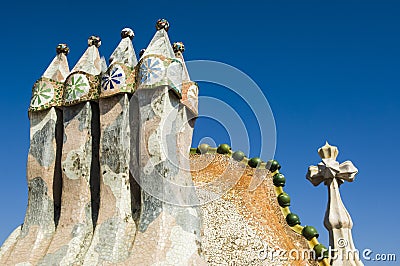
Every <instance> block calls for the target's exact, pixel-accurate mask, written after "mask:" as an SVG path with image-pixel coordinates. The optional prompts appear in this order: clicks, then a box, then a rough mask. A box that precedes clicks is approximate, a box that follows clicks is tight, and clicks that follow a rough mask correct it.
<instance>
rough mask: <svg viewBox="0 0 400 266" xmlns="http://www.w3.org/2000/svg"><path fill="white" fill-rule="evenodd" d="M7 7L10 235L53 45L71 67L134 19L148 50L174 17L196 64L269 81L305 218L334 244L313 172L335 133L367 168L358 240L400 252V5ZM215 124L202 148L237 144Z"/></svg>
mask: <svg viewBox="0 0 400 266" xmlns="http://www.w3.org/2000/svg"><path fill="white" fill-rule="evenodd" d="M1 9H2V11H3V12H2V15H1V16H0V25H1V26H0V27H1V42H0V54H1V59H2V64H1V66H0V68H1V71H0V73H1V74H0V75H1V79H2V83H1V91H2V92H3V93H4V94H3V97H1V98H0V106H1V107H2V109H3V111H2V112H1V113H0V121H1V124H2V130H1V131H0V147H1V148H0V149H1V150H0V151H1V152H0V169H2V171H1V174H0V180H1V184H2V185H1V186H0V213H2V214H3V215H2V219H1V220H0V242H2V241H4V240H5V238H6V237H7V236H8V234H9V233H10V232H11V231H12V230H13V229H14V228H15V227H16V226H17V225H18V224H20V223H22V221H23V218H24V214H25V208H26V204H27V186H26V179H25V173H26V157H27V152H28V148H29V120H28V117H27V108H28V105H29V100H30V93H31V87H32V85H33V83H34V82H35V80H36V79H38V78H39V77H40V76H41V75H42V73H43V71H44V70H45V68H46V67H47V66H48V64H49V62H50V61H51V60H52V58H53V57H54V55H55V46H56V45H57V44H58V43H60V42H65V43H68V45H69V47H70V49H71V53H70V55H69V56H68V59H69V62H70V67H73V65H74V64H75V63H76V62H77V60H78V58H79V57H80V56H81V54H82V53H83V51H84V50H85V49H86V47H87V37H88V36H90V35H93V34H95V35H99V36H100V37H101V38H102V43H103V44H102V46H101V47H100V52H101V54H102V55H104V56H105V57H106V58H108V57H109V55H110V54H111V52H112V51H113V49H114V48H115V46H116V45H117V43H118V42H119V40H120V37H119V33H120V30H121V29H122V28H124V27H131V28H132V29H133V30H134V31H135V34H136V37H135V39H134V46H135V49H136V51H137V52H138V51H139V50H140V49H141V48H144V47H146V46H147V44H148V43H149V41H150V39H151V37H152V36H153V34H154V32H155V29H154V24H155V21H156V20H157V19H158V18H161V17H165V18H167V19H168V20H169V22H170V24H171V28H170V31H169V36H170V39H171V41H183V42H184V43H185V46H186V51H185V58H186V60H197V59H206V60H214V61H219V62H224V63H226V64H229V65H232V66H234V67H236V68H238V69H240V70H242V71H243V72H244V73H246V74H247V75H249V76H250V77H251V78H252V79H253V80H254V81H255V82H256V83H257V84H258V86H259V87H260V88H261V89H262V91H263V93H264V95H265V96H266V98H267V99H268V102H269V104H270V106H271V109H272V111H273V114H274V117H275V122H276V133H277V149H276V154H275V158H276V159H277V160H278V161H279V162H280V163H281V165H282V172H283V173H284V174H285V175H286V177H287V186H286V191H287V192H288V193H289V194H290V195H291V197H292V206H293V207H292V211H293V212H296V213H297V214H299V215H300V218H301V220H302V224H304V225H305V224H309V225H314V226H315V227H316V228H317V229H318V230H319V231H320V235H321V236H320V241H321V242H322V243H324V244H326V245H327V244H328V237H327V232H326V230H325V228H324V227H323V224H322V220H323V216H324V212H325V208H326V202H327V191H326V188H325V187H324V186H323V185H320V187H317V188H314V187H313V186H312V185H311V183H309V182H308V181H307V180H306V179H305V174H306V171H307V167H308V166H309V165H311V164H317V163H318V162H319V161H320V159H319V157H318V154H317V152H316V151H317V149H318V148H319V147H320V146H322V145H323V144H324V143H325V140H328V141H329V142H330V143H331V144H333V145H336V146H338V147H339V150H340V154H339V157H338V160H339V161H345V160H348V159H350V160H352V161H353V163H354V164H355V165H356V167H358V169H359V174H358V175H357V176H356V180H355V182H354V183H351V184H349V183H345V184H344V185H343V186H342V188H341V191H342V198H343V200H344V203H345V205H346V207H347V208H348V210H349V211H350V213H351V215H352V218H353V221H354V229H353V235H354V239H355V244H356V246H357V247H358V248H359V249H360V250H362V249H364V248H370V249H372V250H373V251H374V252H376V253H397V257H398V260H399V259H400V258H399V257H400V253H399V250H398V246H399V245H398V239H399V238H400V230H398V221H399V220H400V214H399V212H398V207H397V206H396V205H397V203H398V202H399V201H398V191H399V186H400V180H399V177H398V174H397V170H396V167H397V166H396V165H397V163H398V161H397V160H398V159H400V158H399V155H398V154H399V149H400V140H399V133H400V126H399V117H400V100H399V99H400V92H399V89H400V75H399V73H400V27H399V26H400V16H399V13H400V2H398V1H386V0H381V1H378V0H376V1H368V0H366V1H354V0H346V1H294V0H293V1H289V0H288V1H263V2H262V3H261V1H245V3H241V2H239V1H218V2H217V1H201V2H194V3H192V2H190V1H176V2H170V1H151V2H147V3H146V2H144V1H137V2H136V1H125V2H117V1H115V2H109V1H107V2H101V1H96V2H89V1H67V2H54V1H51V2H40V1H7V2H6V3H3V4H2V8H1ZM200 85H201V87H200V94H201V95H202V96H210V97H214V98H218V99H221V100H223V101H226V102H227V103H228V104H229V105H231V106H233V107H234V108H235V109H236V111H237V112H238V113H239V114H240V115H241V116H242V117H243V118H245V117H247V116H248V115H249V114H248V113H249V110H248V109H246V107H244V105H243V103H241V102H240V100H239V99H237V97H235V95H232V94H230V93H229V92H227V90H226V89H224V88H222V87H220V86H215V85H209V84H206V83H204V84H203V83H200ZM248 93H252V92H251V91H249V92H248ZM200 112H202V110H201V104H200ZM260 115H262V114H260ZM206 120H207V119H202V120H199V121H198V123H197V125H196V128H195V130H196V131H195V135H194V144H195V145H197V143H198V141H199V140H200V139H202V138H203V137H205V136H210V137H212V138H214V140H215V142H216V143H224V142H228V135H229V132H228V133H227V132H225V131H224V130H223V129H222V127H218V126H213V127H211V126H209V125H210V124H209V123H213V122H207V121H206ZM245 120H246V121H247V124H246V126H247V127H248V129H249V131H250V132H253V133H254V132H257V130H258V128H257V125H256V124H255V123H253V122H252V121H253V120H254V119H245ZM253 133H251V134H250V136H251V139H252V142H251V145H252V146H251V150H250V153H251V154H250V155H251V156H257V155H258V154H257V153H258V152H259V149H257V145H258V144H259V140H258V138H259V136H258V135H257V134H253ZM232 148H233V149H234V150H236V149H242V147H240V145H238V147H232ZM263 159H264V160H267V159H269V158H263ZM366 264H367V263H366ZM368 265H372V263H369V264H368ZM376 265H379V263H376ZM381 265H384V263H381ZM385 265H389V263H385ZM393 265H394V263H393Z"/></svg>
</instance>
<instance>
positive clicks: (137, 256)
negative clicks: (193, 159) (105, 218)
mask: <svg viewBox="0 0 400 266" xmlns="http://www.w3.org/2000/svg"><path fill="white" fill-rule="evenodd" d="M134 97H136V100H134V101H133V102H135V103H136V104H137V105H138V106H136V108H138V111H137V112H136V113H138V115H139V117H138V119H137V120H138V122H137V129H136V132H132V133H133V134H137V136H138V137H136V141H135V142H133V143H135V144H136V145H137V146H136V149H137V151H138V158H139V159H138V162H137V163H138V166H139V167H138V168H139V171H138V179H139V180H138V181H139V183H140V185H141V188H142V192H141V199H142V202H141V211H140V218H139V225H138V228H139V231H138V232H137V235H136V238H135V242H134V245H133V249H132V254H133V257H132V261H131V262H132V263H133V264H137V265H140V264H142V265H151V264H154V265H199V264H202V263H203V261H202V259H201V257H200V255H199V251H200V249H199V248H200V246H199V244H200V243H199V242H200V238H199V237H200V215H199V213H198V211H197V209H196V208H193V207H178V206H175V205H173V204H171V202H175V203H176V202H180V203H183V204H185V203H187V199H188V198H196V195H195V191H194V190H193V189H190V190H187V189H186V190H185V189H182V186H185V185H189V186H192V180H191V178H190V174H185V175H183V174H182V173H180V169H179V168H180V167H179V165H180V164H179V152H178V151H179V150H180V149H181V146H179V145H178V137H177V136H178V131H179V129H180V128H181V126H182V124H181V123H182V121H183V117H179V115H178V112H179V111H178V110H179V108H178V104H179V99H178V98H177V97H176V96H175V94H173V93H172V92H171V91H169V90H168V88H167V87H160V88H157V89H152V90H146V89H145V90H138V91H137V92H136V93H135V95H134ZM132 108H135V106H132ZM137 140H139V141H137ZM189 147H190V146H188V147H185V149H188V148H189ZM190 193H192V195H190ZM133 259H134V260H133Z"/></svg>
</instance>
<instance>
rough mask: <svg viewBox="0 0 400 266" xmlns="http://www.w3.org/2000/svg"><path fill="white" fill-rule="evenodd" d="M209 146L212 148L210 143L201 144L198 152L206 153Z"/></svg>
mask: <svg viewBox="0 0 400 266" xmlns="http://www.w3.org/2000/svg"><path fill="white" fill-rule="evenodd" d="M209 148H210V145H208V144H205V143H203V144H200V145H199V147H197V153H200V154H205V153H207V152H208V149H209Z"/></svg>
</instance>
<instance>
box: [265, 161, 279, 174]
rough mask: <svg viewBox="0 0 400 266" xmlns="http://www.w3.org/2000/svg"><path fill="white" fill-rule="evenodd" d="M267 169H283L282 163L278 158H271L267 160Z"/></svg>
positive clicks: (272, 170)
mask: <svg viewBox="0 0 400 266" xmlns="http://www.w3.org/2000/svg"><path fill="white" fill-rule="evenodd" d="M266 167H267V169H269V170H270V171H271V172H272V173H273V172H275V171H276V170H279V169H281V165H280V164H279V163H278V161H276V160H269V161H268V162H267V166H266Z"/></svg>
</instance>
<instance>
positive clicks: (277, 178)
mask: <svg viewBox="0 0 400 266" xmlns="http://www.w3.org/2000/svg"><path fill="white" fill-rule="evenodd" d="M272 181H273V182H274V186H276V187H284V186H285V183H286V178H285V176H284V175H282V174H281V173H277V174H275V175H274V177H273V179H272Z"/></svg>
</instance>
